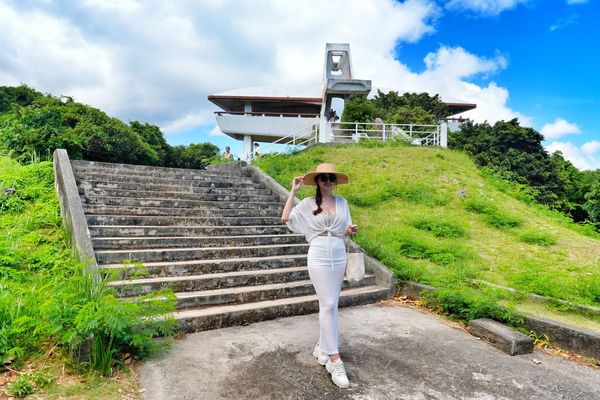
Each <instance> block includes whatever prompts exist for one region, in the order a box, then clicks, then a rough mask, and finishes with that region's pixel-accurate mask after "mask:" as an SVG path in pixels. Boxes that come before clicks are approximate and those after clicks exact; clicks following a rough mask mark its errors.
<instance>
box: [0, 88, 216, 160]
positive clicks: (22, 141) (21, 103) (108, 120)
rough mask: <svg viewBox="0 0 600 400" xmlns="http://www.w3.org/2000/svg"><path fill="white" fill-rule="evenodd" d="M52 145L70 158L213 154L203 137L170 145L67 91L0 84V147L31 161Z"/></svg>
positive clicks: (45, 155) (154, 130)
mask: <svg viewBox="0 0 600 400" xmlns="http://www.w3.org/2000/svg"><path fill="white" fill-rule="evenodd" d="M58 148H63V149H66V150H67V151H68V153H69V156H70V157H71V159H85V160H90V161H105V162H118V163H127V164H142V165H157V166H170V167H184V168H205V167H206V165H207V164H208V163H207V160H208V159H210V158H211V157H215V156H216V155H218V154H219V148H218V147H216V146H214V145H211V144H209V143H203V144H193V145H190V146H177V148H173V147H172V146H170V145H169V144H167V142H166V140H165V138H164V136H163V133H162V132H161V130H160V128H159V127H157V126H155V125H151V124H144V123H141V122H138V121H132V122H131V123H130V124H129V125H128V124H126V123H124V122H122V121H120V120H118V119H116V118H112V117H110V116H108V115H106V113H104V112H103V111H100V110H98V109H95V108H93V107H90V106H87V105H84V104H81V103H77V102H75V101H74V100H73V99H72V98H69V97H61V98H57V97H53V96H50V95H44V94H42V93H40V92H37V91H35V90H34V89H32V88H29V87H27V86H18V87H6V86H0V153H4V154H10V155H11V156H12V157H14V158H15V159H17V160H18V161H20V162H22V163H32V162H37V161H39V160H49V159H50V158H51V157H52V153H53V152H54V150H55V149H58Z"/></svg>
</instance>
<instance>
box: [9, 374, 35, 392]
mask: <svg viewBox="0 0 600 400" xmlns="http://www.w3.org/2000/svg"><path fill="white" fill-rule="evenodd" d="M8 390H9V391H10V393H12V394H13V395H15V396H17V397H25V396H27V395H28V394H31V393H33V385H32V383H31V381H30V380H29V377H28V376H20V377H18V378H17V379H16V380H15V381H14V382H13V383H11V384H10V385H8Z"/></svg>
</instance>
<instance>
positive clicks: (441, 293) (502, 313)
mask: <svg viewBox="0 0 600 400" xmlns="http://www.w3.org/2000/svg"><path fill="white" fill-rule="evenodd" d="M486 293H489V292H485V293H484V292H478V291H477V290H474V289H467V288H462V289H459V288H446V289H438V290H434V291H431V292H428V293H426V294H425V299H426V305H429V306H432V307H434V308H435V309H437V310H438V311H439V312H442V313H445V314H448V315H450V316H452V317H453V318H456V319H459V320H461V321H463V322H468V321H470V320H473V319H477V318H491V319H494V320H496V321H500V322H504V323H507V324H509V325H512V326H519V325H522V323H523V319H522V317H521V316H519V315H518V314H517V313H515V312H514V311H512V310H511V309H509V308H507V307H504V306H501V305H499V304H497V303H496V302H495V300H497V299H494V298H493V296H490V295H489V294H486Z"/></svg>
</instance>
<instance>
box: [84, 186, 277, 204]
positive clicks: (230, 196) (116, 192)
mask: <svg viewBox="0 0 600 400" xmlns="http://www.w3.org/2000/svg"><path fill="white" fill-rule="evenodd" d="M79 194H80V195H82V196H84V197H92V196H102V197H134V198H144V199H153V200H160V199H167V200H196V201H198V200H200V201H223V202H230V201H236V202H274V203H280V201H279V200H278V199H277V198H276V197H275V196H274V195H272V194H256V193H247V192H245V191H238V192H231V191H230V192H227V193H208V192H206V193H202V196H199V195H198V193H184V192H170V191H166V190H163V191H158V192H157V191H149V190H144V189H140V190H125V189H106V188H82V187H79Z"/></svg>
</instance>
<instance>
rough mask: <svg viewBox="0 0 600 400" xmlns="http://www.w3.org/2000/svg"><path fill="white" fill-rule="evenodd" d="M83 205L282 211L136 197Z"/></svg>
mask: <svg viewBox="0 0 600 400" xmlns="http://www.w3.org/2000/svg"><path fill="white" fill-rule="evenodd" d="M81 201H82V203H83V204H89V205H104V206H123V207H169V208H199V209H207V208H208V209H215V208H220V209H228V210H229V209H256V210H279V211H281V210H282V209H283V203H281V204H280V203H279V202H276V203H274V202H272V201H270V202H267V201H260V202H257V201H254V202H251V201H201V200H180V199H143V198H137V197H104V196H90V197H84V196H81Z"/></svg>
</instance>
